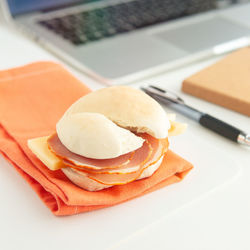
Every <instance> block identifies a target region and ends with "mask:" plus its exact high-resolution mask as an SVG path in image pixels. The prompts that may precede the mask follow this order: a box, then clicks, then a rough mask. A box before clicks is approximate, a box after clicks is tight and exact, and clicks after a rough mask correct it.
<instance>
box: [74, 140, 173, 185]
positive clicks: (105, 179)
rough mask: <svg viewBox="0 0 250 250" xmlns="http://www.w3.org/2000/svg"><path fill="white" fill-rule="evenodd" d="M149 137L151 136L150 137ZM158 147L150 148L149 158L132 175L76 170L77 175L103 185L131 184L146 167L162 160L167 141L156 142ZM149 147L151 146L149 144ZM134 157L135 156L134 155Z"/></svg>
mask: <svg viewBox="0 0 250 250" xmlns="http://www.w3.org/2000/svg"><path fill="white" fill-rule="evenodd" d="M150 137H151V136H150ZM158 141H159V143H158V146H156V147H155V146H151V147H152V148H153V151H152V153H151V154H150V157H148V158H147V160H146V161H143V162H141V163H140V165H139V169H138V170H137V171H136V172H132V173H126V174H118V173H116V174H115V173H114V174H110V173H98V172H97V173H95V172H93V171H92V172H86V171H84V170H79V169H78V170H77V172H78V173H79V174H83V175H84V176H86V174H87V177H88V178H90V179H92V180H94V181H96V182H98V183H101V184H104V185H123V184H127V183H129V182H132V181H134V180H136V179H138V178H139V177H140V176H141V175H142V173H143V171H145V170H146V169H147V168H148V167H150V166H152V165H153V164H156V163H157V162H158V161H159V160H160V159H162V156H163V155H164V154H165V153H166V151H167V148H168V140H167V139H162V140H158ZM150 145H151V144H150ZM135 157H136V154H135Z"/></svg>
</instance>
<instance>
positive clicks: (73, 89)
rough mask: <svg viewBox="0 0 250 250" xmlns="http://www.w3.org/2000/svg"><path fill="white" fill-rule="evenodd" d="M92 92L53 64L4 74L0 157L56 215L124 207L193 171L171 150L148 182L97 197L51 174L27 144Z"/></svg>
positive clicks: (59, 173) (0, 97) (52, 128)
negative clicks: (125, 202)
mask: <svg viewBox="0 0 250 250" xmlns="http://www.w3.org/2000/svg"><path fill="white" fill-rule="evenodd" d="M88 92H90V89H89V88H87V87H86V86H85V85H83V84H82V83H81V82H80V81H79V80H77V79H76V78H74V77H73V76H72V75H71V74H70V73H69V72H67V71H66V70H65V69H64V68H63V67H61V66H60V65H58V64H55V63H51V62H38V63H33V64H29V65H26V66H24V67H19V68H15V69H10V70H6V71H1V72H0V152H1V153H2V155H3V156H4V157H5V158H6V159H7V160H8V161H9V162H10V163H11V164H12V165H13V166H14V167H15V168H16V170H17V171H18V172H19V173H20V175H21V176H22V177H23V178H24V179H25V180H26V181H27V182H28V183H29V184H30V186H31V187H32V188H33V189H34V190H35V191H36V193H37V194H38V195H39V197H40V198H41V200H42V201H43V202H44V203H45V204H46V205H47V206H48V207H49V209H50V210H51V211H52V212H53V213H54V214H55V215H71V214H77V213H81V212H86V211H91V210H95V209H99V208H103V207H108V206H112V205H115V204H119V203H122V202H124V201H127V200H130V199H132V198H135V197H138V196H141V195H143V194H146V193H149V192H152V191H154V190H156V189H158V188H161V187H164V186H166V185H169V184H172V183H175V182H178V181H180V180H182V179H183V178H184V176H185V175H186V174H187V173H188V172H189V171H190V170H191V169H192V165H191V164H190V163H189V162H187V161H186V160H184V159H182V158H181V157H179V156H177V155H176V154H174V153H173V152H171V151H170V150H169V151H168V152H167V154H166V155H165V157H164V160H163V162H162V164H161V166H160V168H159V169H158V170H157V171H156V172H155V174H153V175H152V176H151V177H150V178H146V179H142V180H139V181H134V182H132V183H129V184H126V185H120V186H114V187H111V188H108V189H104V190H101V191H97V192H89V191H85V190H83V189H81V188H79V187H77V186H76V185H74V184H73V183H71V182H70V181H69V180H68V179H67V177H66V176H65V175H64V174H63V172H62V171H61V170H57V171H51V170H49V169H48V168H47V167H46V166H44V165H43V163H42V162H40V161H39V160H38V159H37V158H36V156H35V155H33V154H32V152H31V151H30V150H29V148H28V146H27V140H28V139H30V138H34V137H38V136H45V135H50V134H51V133H53V132H54V131H55V125H56V123H57V121H58V120H59V118H60V117H61V116H62V115H63V113H64V112H65V110H66V109H67V108H68V107H69V106H70V105H71V104H72V103H73V102H75V101H76V100H77V99H78V98H80V97H81V96H83V95H85V94H87V93H88ZM165 198H166V197H165Z"/></svg>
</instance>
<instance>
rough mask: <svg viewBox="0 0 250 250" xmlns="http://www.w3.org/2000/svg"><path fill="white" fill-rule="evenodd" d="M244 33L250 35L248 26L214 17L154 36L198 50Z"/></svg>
mask: <svg viewBox="0 0 250 250" xmlns="http://www.w3.org/2000/svg"><path fill="white" fill-rule="evenodd" d="M246 35H248V36H249V35H250V29H249V28H247V27H245V26H243V25H240V24H237V23H234V22H232V21H230V20H227V19H224V18H222V17H215V18H211V19H207V20H203V21H200V22H196V23H192V24H187V25H183V26H181V27H179V28H174V29H169V30H167V31H164V32H160V33H157V34H156V35H154V36H156V37H157V38H160V39H161V40H165V41H167V42H170V43H172V44H174V45H175V46H177V47H179V48H181V49H183V50H186V51H189V52H198V51H201V50H206V49H209V48H211V47H213V46H215V45H218V44H221V43H224V42H228V41H230V40H234V39H237V38H240V37H244V36H246Z"/></svg>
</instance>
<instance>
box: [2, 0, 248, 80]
mask: <svg viewBox="0 0 250 250" xmlns="http://www.w3.org/2000/svg"><path fill="white" fill-rule="evenodd" d="M237 2H238V1H235V0H234V1H227V0H185V1H183V0H53V1H51V0H43V1H40V0H22V1H20V0H4V1H1V3H2V8H3V9H4V16H5V18H6V20H7V21H8V22H9V23H10V24H12V25H14V26H15V27H16V28H18V29H19V30H20V31H22V32H24V33H25V34H27V35H29V36H30V37H31V38H32V39H34V40H35V41H36V42H38V43H40V44H41V45H42V46H44V47H45V48H47V49H48V50H50V51H52V52H53V53H55V54H56V55H57V56H59V57H60V58H62V59H63V60H65V61H66V62H68V63H69V64H71V65H73V66H74V67H76V68H77V69H79V70H81V71H83V72H85V73H87V74H88V75H90V76H92V77H94V78H96V79H98V80H99V81H100V82H103V83H106V84H125V83H132V82H134V81H136V80H139V79H142V78H145V77H148V76H151V75H153V74H158V73H161V72H164V71H166V70H171V69H175V68H176V67H180V66H183V65H186V64H188V63H191V62H194V61H196V60H200V59H202V58H207V57H209V56H213V55H215V54H222V53H226V52H228V51H231V50H234V49H237V48H240V47H243V46H246V45H249V41H250V15H249V13H250V2H249V1H247V0H246V1H239V2H241V3H238V4H237ZM242 2H244V3H242Z"/></svg>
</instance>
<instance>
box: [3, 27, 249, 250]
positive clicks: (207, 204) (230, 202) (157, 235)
mask: <svg viewBox="0 0 250 250" xmlns="http://www.w3.org/2000/svg"><path fill="white" fill-rule="evenodd" d="M217 59H218V58H214V59H211V60H207V61H203V62H200V63H196V64H192V65H190V66H188V67H185V68H182V69H179V70H177V71H173V72H168V73H167V72H166V73H165V74H162V75H160V76H157V77H154V78H152V79H147V80H144V81H143V83H138V84H136V85H137V86H138V85H141V84H147V83H154V84H157V85H159V86H163V87H166V88H169V89H171V90H173V91H176V92H177V93H179V94H180V95H181V96H182V97H184V99H185V100H186V101H187V103H189V104H191V105H193V106H194V107H199V108H200V109H201V110H203V111H207V112H209V113H210V114H213V115H214V116H217V117H220V118H221V119H223V120H225V121H227V122H230V123H231V124H233V125H236V126H237V127H240V128H242V129H243V130H245V131H248V132H250V119H249V118H248V117H246V116H243V115H240V114H238V113H236V112H232V111H230V110H227V109H224V108H222V107H219V106H216V105H213V104H210V103H207V102H205V101H202V100H199V99H197V98H194V97H191V96H188V95H185V94H183V93H181V92H180V87H181V82H182V80H183V79H184V78H185V77H186V76H189V75H190V74H192V73H194V72H196V71H198V70H199V69H202V68H203V67H205V66H206V65H209V64H211V63H213V62H214V61H216V60H217ZM37 60H54V61H59V60H58V59H57V58H55V57H54V56H52V55H51V54H49V53H48V52H47V51H46V50H44V49H42V48H41V47H39V46H38V45H36V44H35V43H34V42H32V41H30V40H29V39H27V38H25V37H24V36H23V35H21V34H19V33H16V32H15V31H13V30H10V29H9V28H8V27H7V26H6V25H5V24H3V23H0V70H3V69H7V68H10V67H15V66H19V65H23V64H26V63H29V62H33V61H37ZM66 67H67V68H68V69H69V70H70V71H71V72H72V73H73V74H74V75H75V76H77V77H78V78H79V79H81V80H82V81H83V82H84V83H85V84H87V85H88V86H90V87H91V88H92V89H97V88H99V87H100V86H101V85H100V84H98V83H97V82H95V81H94V80H92V79H90V78H88V77H87V76H85V75H84V74H82V73H80V72H77V71H75V70H73V69H71V68H69V67H68V66H67V65H66ZM178 118H179V119H180V120H184V121H185V122H187V121H188V119H186V118H184V117H182V116H180V115H179V116H178ZM189 123H190V126H189V130H188V131H187V133H197V135H198V136H199V135H200V136H202V138H203V140H202V141H201V143H200V144H201V145H200V148H199V150H201V151H200V153H201V152H202V153H203V154H204V151H202V150H204V148H205V146H206V145H209V147H215V148H219V149H220V151H221V153H220V158H221V159H223V158H225V159H228V157H229V156H230V159H232V161H233V162H235V163H237V165H238V166H239V167H240V168H241V173H240V174H239V175H237V178H234V179H233V181H231V182H229V183H228V184H227V185H222V186H219V187H218V188H216V189H215V190H214V191H213V192H210V193H209V194H207V195H204V196H202V197H200V198H199V199H197V200H194V201H192V202H191V203H188V205H187V206H185V207H183V208H180V209H178V210H176V211H175V213H172V214H171V215H169V216H167V217H164V218H163V219H162V220H159V221H157V222H155V223H153V224H151V225H148V226H147V227H145V228H143V229H141V230H139V231H138V232H137V233H136V234H133V235H131V236H130V237H129V238H128V239H125V240H124V242H123V243H122V245H121V246H120V248H119V249H171V250H172V249H176V250H177V249H178V250H186V249H192V250H195V249H197V250H203V249H213V250H217V249H218V250H221V249H227V250H230V249H232V250H235V249H250V240H249V232H250V212H249V211H250V198H249V197H250V150H249V148H244V147H242V146H239V145H237V144H235V143H233V142H230V141H228V140H227V139H224V138H222V137H220V136H217V135H215V134H214V133H212V132H210V131H207V130H205V129H204V128H202V127H200V126H199V125H198V124H195V123H193V122H189ZM203 146H204V147H203ZM196 153H198V154H199V152H196ZM208 157H212V156H210V155H209V156H208ZM221 159H220V160H221ZM29 195H32V199H34V196H35V194H34V193H33V191H31V189H30V187H29V186H28V185H27V184H26V183H25V182H24V181H23V180H22V178H20V177H19V175H18V174H17V173H16V172H15V170H14V169H12V168H11V167H10V165H9V164H8V163H7V162H6V161H5V160H4V159H3V158H2V157H0V198H1V205H0V249H3V250H9V249H27V250H29V249H57V248H56V246H58V249H69V248H70V246H71V245H72V241H73V240H74V238H73V237H72V238H71V236H70V233H69V234H68V235H69V237H68V238H67V237H66V238H64V239H63V240H62V239H60V237H59V236H58V235H60V233H61V230H59V231H56V232H52V231H53V230H50V228H46V226H45V225H46V224H42V226H40V224H39V221H41V220H43V221H46V220H47V221H53V220H54V216H53V215H51V214H50V211H49V210H48V209H47V208H46V207H45V206H44V205H43V204H42V203H41V202H40V201H37V200H38V199H37V200H36V201H37V202H34V203H32V202H30V198H29ZM34 209H35V210H36V209H37V210H41V213H40V214H41V216H40V218H39V217H32V218H28V216H29V213H30V215H31V216H33V212H32V211H33V210H34ZM39 212H40V211H39ZM25 216H26V217H27V222H28V223H24V222H25ZM36 216H39V213H36ZM92 216H93V215H92ZM79 218H80V217H79ZM64 220H65V221H67V223H71V226H72V227H74V223H75V221H76V220H72V222H71V221H70V217H64V219H62V218H60V220H57V223H60V226H61V227H60V228H62V230H63V225H64ZM48 225H49V224H48ZM39 226H40V227H42V228H40V227H39ZM38 228H39V230H37V229H38ZM30 230H32V231H33V234H32V237H31V236H30ZM36 230H37V232H39V235H36ZM49 230H50V231H49ZM102 230H105V228H104V229H102ZM115 230H119V225H118V227H117V229H115ZM48 231H49V234H50V235H49V236H48ZM53 233H54V236H53ZM49 237H50V241H51V237H52V239H53V237H54V243H53V244H50V247H49V244H48V245H46V244H45V243H44V242H46V240H47V238H49ZM97 240H98V239H97ZM57 241H58V242H57ZM59 241H60V242H63V244H60V242H59ZM39 246H40V247H39ZM45 246H46V247H45ZM59 247H60V248H59ZM71 249H84V240H83V243H82V246H78V247H77V248H76V246H74V247H73V248H71ZM87 249H89V248H87Z"/></svg>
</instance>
